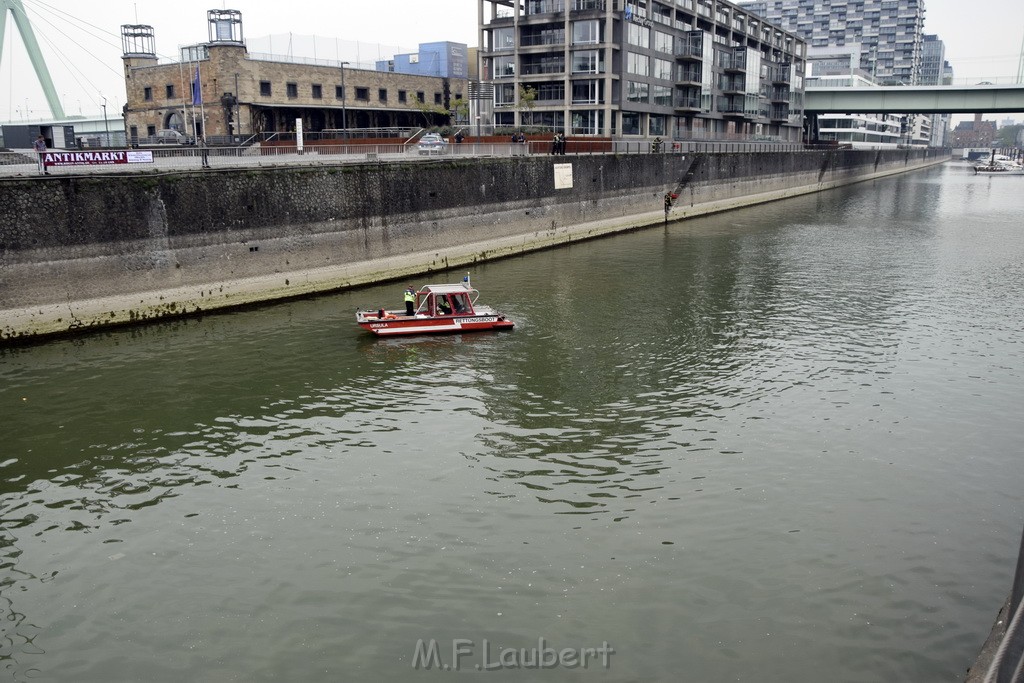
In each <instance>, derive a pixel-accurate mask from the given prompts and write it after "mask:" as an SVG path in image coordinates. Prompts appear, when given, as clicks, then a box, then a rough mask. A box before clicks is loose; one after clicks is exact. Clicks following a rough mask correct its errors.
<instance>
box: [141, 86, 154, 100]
mask: <svg viewBox="0 0 1024 683" xmlns="http://www.w3.org/2000/svg"><path fill="white" fill-rule="evenodd" d="M142 99H144V100H145V101H147V102H152V101H153V89H152V88H148V87H147V88H143V89H142Z"/></svg>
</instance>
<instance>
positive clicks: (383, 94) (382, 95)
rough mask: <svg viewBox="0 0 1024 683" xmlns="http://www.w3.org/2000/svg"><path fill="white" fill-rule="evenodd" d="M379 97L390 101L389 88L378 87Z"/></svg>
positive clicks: (383, 100) (384, 100)
mask: <svg viewBox="0 0 1024 683" xmlns="http://www.w3.org/2000/svg"><path fill="white" fill-rule="evenodd" d="M377 99H378V100H380V101H381V102H387V101H388V89H387V88H380V89H378V90H377Z"/></svg>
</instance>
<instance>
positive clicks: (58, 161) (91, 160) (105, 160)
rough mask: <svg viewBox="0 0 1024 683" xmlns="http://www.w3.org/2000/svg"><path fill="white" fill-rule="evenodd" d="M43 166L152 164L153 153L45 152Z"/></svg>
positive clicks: (114, 151)
mask: <svg viewBox="0 0 1024 683" xmlns="http://www.w3.org/2000/svg"><path fill="white" fill-rule="evenodd" d="M42 157H43V166H44V167H46V168H49V167H50V166H106V165H108V164H151V163H153V152H143V151H135V150H110V151H106V152H44V153H43V154H42Z"/></svg>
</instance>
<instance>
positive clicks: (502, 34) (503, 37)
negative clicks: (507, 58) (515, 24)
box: [492, 28, 516, 51]
mask: <svg viewBox="0 0 1024 683" xmlns="http://www.w3.org/2000/svg"><path fill="white" fill-rule="evenodd" d="M492 35H493V36H494V45H493V46H492V48H493V49H494V50H495V51H497V50H511V49H513V48H515V46H516V33H515V29H514V28H496V29H494V32H493V34H492Z"/></svg>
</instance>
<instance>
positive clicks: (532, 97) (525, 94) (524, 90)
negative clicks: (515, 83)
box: [518, 85, 537, 124]
mask: <svg viewBox="0 0 1024 683" xmlns="http://www.w3.org/2000/svg"><path fill="white" fill-rule="evenodd" d="M536 101H537V89H536V88H532V87H530V86H528V85H520V86H519V107H518V109H519V111H520V117H519V123H520V124H522V122H523V120H522V112H523V111H524V110H525V111H533V105H534V102H536ZM530 119H531V120H530V123H533V117H532V116H531V117H530Z"/></svg>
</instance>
